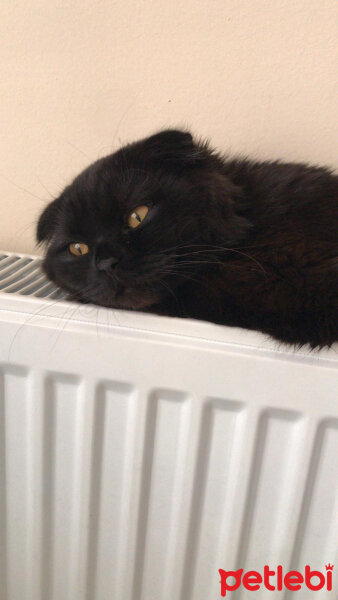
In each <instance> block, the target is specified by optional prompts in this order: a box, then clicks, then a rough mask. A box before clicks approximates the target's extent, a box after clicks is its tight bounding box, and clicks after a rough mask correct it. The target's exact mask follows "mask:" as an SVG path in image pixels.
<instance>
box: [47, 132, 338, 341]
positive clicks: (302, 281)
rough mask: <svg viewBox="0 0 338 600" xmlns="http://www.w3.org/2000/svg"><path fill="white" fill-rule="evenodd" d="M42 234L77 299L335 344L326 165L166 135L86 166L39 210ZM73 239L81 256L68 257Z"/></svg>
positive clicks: (330, 184)
mask: <svg viewBox="0 0 338 600" xmlns="http://www.w3.org/2000/svg"><path fill="white" fill-rule="evenodd" d="M142 206H143V208H144V206H146V207H147V210H148V213H147V215H146V217H145V218H144V219H143V220H142V222H140V224H139V226H137V227H135V229H134V228H131V227H129V226H128V222H127V219H128V215H129V216H130V214H131V213H132V211H133V210H134V209H135V208H137V207H141V208H142ZM132 214H134V213H132ZM38 240H39V241H45V242H47V243H48V252H47V256H46V259H45V262H44V266H45V270H46V273H47V275H48V276H49V277H50V278H51V279H53V280H54V281H55V282H56V283H57V284H58V285H60V286H61V287H62V288H64V289H66V290H67V291H69V292H70V293H71V294H73V295H74V297H75V298H77V299H79V300H83V301H91V302H94V303H97V304H102V305H105V306H112V307H117V308H127V309H140V310H147V311H151V312H156V313H160V314H167V315H174V316H182V317H192V318H197V319H204V320H209V321H213V322H216V323H221V324H224V325H231V326H239V327H246V328H249V329H257V330H260V331H262V332H264V333H267V334H269V335H271V336H273V337H274V338H276V339H278V340H280V341H283V342H287V343H292V344H296V345H302V344H305V343H309V344H311V346H313V347H316V346H318V347H322V346H326V345H328V346H330V345H331V344H332V343H333V342H335V341H337V340H338V177H337V176H336V175H334V174H332V173H331V172H330V171H329V170H328V169H325V168H317V167H309V166H306V165H302V164H292V163H290V164H287V163H279V162H271V163H269V162H262V163H259V162H253V161H249V160H246V159H235V160H227V159H224V158H222V157H220V156H218V155H217V154H215V153H214V152H212V151H210V149H209V148H208V146H207V145H206V144H198V143H196V142H194V141H193V139H192V137H191V136H190V134H188V133H184V132H177V131H165V132H162V133H160V134H157V135H155V136H152V137H151V138H147V139H146V140H142V141H141V142H137V143H136V144H131V145H129V146H127V147H125V148H123V149H121V150H120V151H119V152H117V153H115V154H114V155H111V156H109V157H107V158H105V159H102V160H101V161H98V162H97V163H95V164H94V165H92V166H91V167H89V168H88V169H86V171H84V172H83V173H82V174H81V175H80V176H79V177H78V178H76V180H75V181H74V182H73V183H72V184H71V185H70V186H69V187H68V188H66V190H65V191H64V192H63V194H62V195H61V197H60V198H58V199H57V200H56V201H54V203H52V204H51V205H49V207H47V209H46V211H45V212H44V213H43V214H42V216H41V218H40V221H39V226H38ZM72 242H81V243H82V244H85V245H86V248H87V249H88V252H87V250H86V254H85V255H83V256H76V257H75V256H73V255H71V254H70V253H69V250H68V248H69V244H71V243H72ZM111 256H113V257H114V261H113V263H114V264H112V260H111V258H110V257H111ZM102 264H104V267H102Z"/></svg>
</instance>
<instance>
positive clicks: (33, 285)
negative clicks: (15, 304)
mask: <svg viewBox="0 0 338 600" xmlns="http://www.w3.org/2000/svg"><path fill="white" fill-rule="evenodd" d="M41 263H42V259H41V258H36V257H35V258H30V257H27V256H20V255H7V254H5V253H0V292H5V293H7V294H20V295H21V296H34V297H36V298H51V299H53V300H57V299H61V298H64V297H65V294H64V292H62V291H61V290H60V289H59V288H57V287H56V286H55V285H54V284H53V283H52V282H50V281H48V279H47V278H46V276H45V274H44V273H43V272H42V270H41Z"/></svg>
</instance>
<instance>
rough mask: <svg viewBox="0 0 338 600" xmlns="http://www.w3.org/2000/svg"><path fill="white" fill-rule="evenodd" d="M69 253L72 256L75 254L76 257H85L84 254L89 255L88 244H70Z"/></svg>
mask: <svg viewBox="0 0 338 600" xmlns="http://www.w3.org/2000/svg"><path fill="white" fill-rule="evenodd" d="M69 252H70V253H71V254H74V256H83V254H88V252H89V247H88V246H87V244H82V243H81V242H75V243H73V244H69Z"/></svg>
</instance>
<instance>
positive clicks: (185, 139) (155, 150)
mask: <svg viewBox="0 0 338 600" xmlns="http://www.w3.org/2000/svg"><path fill="white" fill-rule="evenodd" d="M139 149H140V150H142V152H143V156H144V157H146V158H149V159H151V160H154V161H165V163H166V164H183V165H189V164H190V165H192V164H196V163H197V162H199V161H200V160H201V158H203V157H204V153H203V152H202V148H201V146H199V145H198V144H196V143H195V141H194V139H193V137H192V135H191V133H189V132H188V131H180V130H176V129H167V130H165V131H161V132H159V133H156V134H155V135H152V136H150V137H148V138H146V139H144V140H142V141H141V142H139Z"/></svg>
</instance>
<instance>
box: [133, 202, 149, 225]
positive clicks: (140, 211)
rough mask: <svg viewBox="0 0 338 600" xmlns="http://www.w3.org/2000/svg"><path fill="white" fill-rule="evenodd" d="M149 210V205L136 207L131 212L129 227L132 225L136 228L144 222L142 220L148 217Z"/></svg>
mask: <svg viewBox="0 0 338 600" xmlns="http://www.w3.org/2000/svg"><path fill="white" fill-rule="evenodd" d="M148 212H149V207H148V206H137V207H136V208H134V210H133V212H131V213H130V215H129V217H128V225H129V227H132V229H135V228H136V227H138V226H139V225H140V224H141V223H142V221H143V220H144V219H145V218H146V216H147V214H148Z"/></svg>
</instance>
